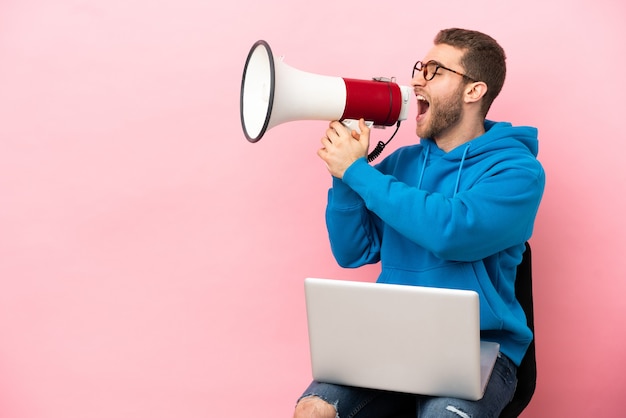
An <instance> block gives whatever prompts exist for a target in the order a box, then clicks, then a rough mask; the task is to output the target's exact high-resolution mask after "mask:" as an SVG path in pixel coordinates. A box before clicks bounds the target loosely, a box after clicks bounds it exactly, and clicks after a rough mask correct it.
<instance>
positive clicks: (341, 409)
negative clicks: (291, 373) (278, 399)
mask: <svg viewBox="0 0 626 418" xmlns="http://www.w3.org/2000/svg"><path fill="white" fill-rule="evenodd" d="M308 396H317V397H319V398H321V399H323V400H324V401H326V402H328V403H329V404H331V405H333V406H334V407H335V409H336V410H337V415H338V417H339V418H384V417H391V416H394V415H395V414H397V413H399V412H402V411H405V410H411V409H413V410H414V409H415V396H413V395H407V394H403V393H396V392H386V391H380V390H374V389H364V388H356V387H352V386H343V385H334V384H330V383H321V382H316V381H314V382H312V383H311V384H310V385H309V387H308V388H307V389H306V390H305V391H304V393H303V394H302V397H301V398H300V399H302V398H305V397H308Z"/></svg>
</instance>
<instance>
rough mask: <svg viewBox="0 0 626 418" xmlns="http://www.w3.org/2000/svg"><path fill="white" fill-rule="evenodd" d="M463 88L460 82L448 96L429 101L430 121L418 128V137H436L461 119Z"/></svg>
mask: <svg viewBox="0 0 626 418" xmlns="http://www.w3.org/2000/svg"><path fill="white" fill-rule="evenodd" d="M464 88H465V86H464V85H463V84H461V85H460V86H459V88H458V89H456V90H455V91H454V92H452V93H451V94H450V95H449V96H448V97H445V98H443V99H442V100H436V101H433V102H432V103H430V122H429V123H428V125H426V126H425V127H424V128H422V129H419V128H418V130H417V131H418V132H417V135H418V136H419V137H420V138H431V139H436V138H437V137H439V136H441V135H442V134H443V133H444V132H445V131H446V130H447V129H449V128H450V127H451V126H453V125H455V124H456V123H457V122H458V121H459V120H460V119H461V111H462V108H463V103H462V99H461V98H462V95H463V90H464ZM420 131H421V132H420Z"/></svg>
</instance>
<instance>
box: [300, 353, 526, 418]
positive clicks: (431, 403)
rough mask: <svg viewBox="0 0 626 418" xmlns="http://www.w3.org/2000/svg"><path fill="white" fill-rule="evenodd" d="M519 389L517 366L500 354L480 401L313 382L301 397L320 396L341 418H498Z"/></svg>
mask: <svg viewBox="0 0 626 418" xmlns="http://www.w3.org/2000/svg"><path fill="white" fill-rule="evenodd" d="M516 386H517V367H516V366H515V364H514V363H513V362H512V361H511V360H509V358H508V357H506V356H504V355H502V354H500V355H498V359H497V361H496V365H495V366H494V369H493V372H492V374H491V379H489V383H488V384H487V388H486V389H485V394H484V396H483V397H482V399H480V400H478V401H468V400H464V399H456V398H443V397H432V396H422V395H412V394H406V393H397V392H386V391H380V390H374V389H363V388H355V387H351V386H341V385H334V384H329V383H321V382H316V381H313V383H311V385H310V386H309V387H308V388H307V390H306V391H305V392H304V394H303V395H302V398H304V397H308V396H318V397H320V398H322V399H323V400H325V401H326V402H328V403H330V404H331V405H333V406H334V407H335V409H336V410H337V417H338V418H384V417H395V416H397V415H402V416H407V417H408V416H411V417H416V418H446V417H447V418H479V417H480V418H497V417H498V416H499V415H500V412H501V411H502V409H504V407H505V406H506V405H507V404H508V403H509V402H510V401H511V399H512V398H513V394H514V393H515V388H516Z"/></svg>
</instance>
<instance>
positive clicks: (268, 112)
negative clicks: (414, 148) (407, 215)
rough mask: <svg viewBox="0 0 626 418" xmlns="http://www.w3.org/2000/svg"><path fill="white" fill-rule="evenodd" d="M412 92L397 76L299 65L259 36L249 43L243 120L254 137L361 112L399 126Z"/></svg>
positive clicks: (351, 122)
mask: <svg viewBox="0 0 626 418" xmlns="http://www.w3.org/2000/svg"><path fill="white" fill-rule="evenodd" d="M410 96H411V88H410V87H408V86H399V85H398V84H396V83H395V82H394V80H393V79H386V78H381V77H379V78H374V79H372V80H357V79H350V78H342V77H330V76H325V75H319V74H312V73H308V72H305V71H300V70H297V69H295V68H293V67H290V66H289V65H287V64H285V63H284V62H283V59H282V57H281V58H280V59H278V60H277V59H275V58H274V55H273V54H272V50H271V49H270V46H269V44H268V43H267V42H265V41H263V40H260V41H257V42H256V43H255V44H254V45H253V46H252V48H251V49H250V52H249V53H248V57H247V59H246V63H245V66H244V70H243V77H242V79H241V94H240V116H241V125H242V127H243V132H244V134H245V136H246V138H247V139H248V141H250V142H257V141H259V140H260V139H261V138H262V137H263V135H264V134H265V132H266V131H267V130H268V129H271V128H273V127H275V126H277V125H280V124H282V123H285V122H291V121H296V120H328V121H332V120H340V121H342V122H343V123H344V125H346V126H348V127H351V126H355V121H357V120H358V119H360V118H363V119H365V121H366V122H367V123H368V125H370V126H372V125H373V126H374V127H386V126H393V125H395V124H397V125H398V126H399V122H400V121H402V120H406V118H407V115H408V112H409V100H410ZM353 129H356V126H355V128H353ZM387 142H388V141H387ZM379 146H380V143H379ZM379 152H380V150H379Z"/></svg>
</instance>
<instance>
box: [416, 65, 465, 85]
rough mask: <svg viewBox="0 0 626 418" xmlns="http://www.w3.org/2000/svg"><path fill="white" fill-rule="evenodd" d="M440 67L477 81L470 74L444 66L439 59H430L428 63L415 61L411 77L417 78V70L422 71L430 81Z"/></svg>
mask: <svg viewBox="0 0 626 418" xmlns="http://www.w3.org/2000/svg"><path fill="white" fill-rule="evenodd" d="M440 68H443V69H444V70H448V71H451V72H453V73H454V74H458V75H460V76H461V77H463V78H467V79H468V80H469V81H472V82H474V83H475V82H476V80H474V79H473V78H471V77H470V76H468V75H466V74H463V73H460V72H458V71H454V70H453V69H451V68H448V67H444V66H443V65H442V64H440V63H438V62H437V61H433V60H431V61H428V62H427V63H426V64H424V63H422V61H417V62H416V63H415V66H413V73H412V74H411V78H415V71H421V72H422V73H423V74H424V80H426V81H430V80H432V79H433V78H434V77H435V76H436V75H437V71H439V69H440Z"/></svg>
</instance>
